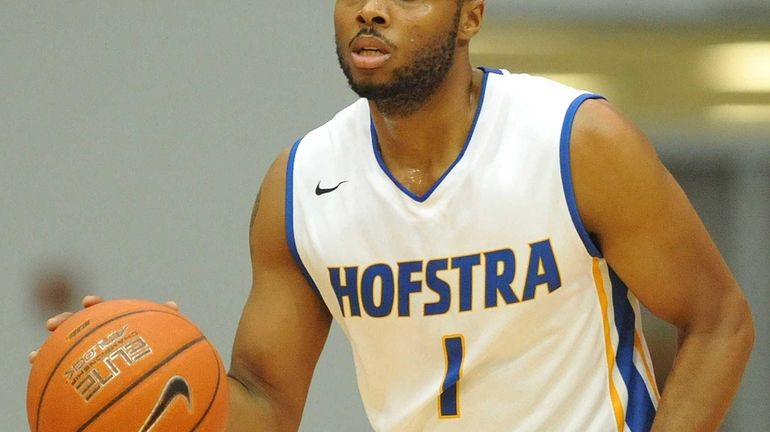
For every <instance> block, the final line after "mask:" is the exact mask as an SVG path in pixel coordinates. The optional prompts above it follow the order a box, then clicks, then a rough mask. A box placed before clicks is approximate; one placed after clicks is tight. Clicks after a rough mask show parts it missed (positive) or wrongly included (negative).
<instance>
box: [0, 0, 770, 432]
mask: <svg viewBox="0 0 770 432" xmlns="http://www.w3.org/2000/svg"><path fill="white" fill-rule="evenodd" d="M331 3H332V2H319V1H307V0H306V1H299V0H282V1H281V2H277V3H276V2H267V1H262V0H257V1H241V0H232V1H228V2H226V3H222V2H210V1H207V2H204V1H197V0H194V1H189V0H188V1H177V0H164V1H159V2H147V1H137V2H119V1H99V2H96V1H81V2H58V1H46V0H34V1H14V0H8V1H3V2H0V275H2V279H0V290H2V291H1V292H2V299H3V300H2V302H0V323H1V324H2V325H0V332H1V333H0V335H1V336H2V343H3V350H2V353H0V361H2V364H5V365H6V368H7V369H6V373H5V377H6V378H5V379H4V383H3V385H2V386H0V406H2V411H1V412H0V424H2V425H4V426H3V430H9V431H22V430H26V429H27V426H26V415H25V388H26V376H27V374H28V372H29V366H28V364H27V360H26V354H27V352H29V351H30V350H32V349H34V348H35V347H36V346H38V345H39V344H40V343H41V342H42V341H43V340H44V338H45V337H46V332H45V330H44V325H43V322H44V320H45V318H46V317H48V316H49V315H51V314H53V313H54V312H55V311H59V310H62V309H74V308H77V307H78V301H79V299H80V297H82V295H83V294H84V293H97V294H101V295H103V296H106V297H110V298H115V297H144V298H150V299H153V300H157V301H164V300H168V299H174V300H176V301H177V302H178V303H179V304H180V306H181V308H182V310H183V311H184V312H185V313H186V314H187V315H189V316H190V317H191V318H192V319H193V320H195V321H196V322H197V323H198V324H199V325H200V326H201V327H202V328H203V329H204V331H205V332H206V333H207V335H208V336H209V337H210V339H211V340H212V341H213V342H214V343H215V344H216V345H217V347H218V348H219V350H220V351H221V353H222V354H223V357H224V360H225V362H226V363H228V362H229V358H230V347H231V344H232V339H233V335H234V331H235V326H236V324H237V321H238V317H239V315H240V310H241V306H242V304H243V302H244V300H245V297H246V294H247V292H248V289H249V284H250V265H249V256H248V242H247V231H248V224H249V215H250V212H251V206H252V203H253V200H254V197H255V195H256V191H257V189H258V186H259V183H260V181H261V178H262V176H263V175H264V173H265V171H266V169H267V167H268V165H269V164H270V162H271V161H272V159H273V158H274V157H275V156H276V155H277V154H278V153H279V152H280V151H281V149H283V148H284V147H286V146H288V145H290V144H291V143H292V142H293V141H294V139H296V138H297V137H299V136H301V135H303V134H304V133H305V132H306V131H308V130H309V129H311V128H313V127H315V126H317V125H320V124H321V123H323V122H325V121H326V120H327V119H328V118H330V117H331V116H332V115H333V114H334V113H335V112H336V111H338V110H339V109H340V108H341V107H343V106H345V105H346V104H348V103H349V102H351V101H353V100H354V95H353V94H352V93H351V92H350V91H349V90H348V89H347V86H346V84H345V81H344V79H343V77H342V74H341V73H340V72H339V69H338V66H337V63H336V58H335V55H334V44H333V27H332V19H331V13H332V4H331ZM472 53H473V61H474V63H475V64H484V65H488V66H496V67H502V68H507V69H509V70H511V71H513V72H527V73H532V74H539V75H545V76H548V77H551V78H554V79H557V80H560V81H562V82H565V83H567V84H570V85H573V86H577V87H580V88H583V89H587V90H591V91H594V92H598V93H601V94H604V95H605V96H607V97H608V98H609V100H610V101H612V102H613V103H614V104H615V105H616V106H618V107H619V108H620V109H621V110H622V111H623V112H625V113H626V115H627V116H628V117H629V118H631V119H632V120H633V121H635V122H636V123H637V124H638V125H640V127H641V128H642V129H643V130H644V132H645V133H646V134H647V135H648V136H649V137H650V138H651V139H652V141H653V142H654V143H655V145H656V147H657V148H658V151H659V152H660V154H661V157H662V159H663V160H664V162H665V163H666V165H667V166H668V167H669V168H670V170H671V171H672V172H673V174H674V175H675V176H676V178H677V179H678V180H679V182H680V183H681V184H682V186H683V187H684V189H685V190H686V191H687V193H688V195H689V197H690V199H691V200H692V202H693V204H694V205H695V207H696V208H697V210H698V211H699V213H700V214H701V216H702V218H703V220H704V222H705V223H706V225H707V226H708V228H709V231H710V232H711V234H712V236H713V238H714V240H715V242H716V243H717V245H718V246H719V247H720V249H721V251H722V253H723V254H724V256H725V259H726V260H727V262H728V263H729V264H730V266H731V268H732V269H733V271H734V273H735V275H736V277H737V278H738V280H739V282H740V283H741V284H742V286H743V287H744V289H745V291H746V294H747V296H748V298H749V301H750V303H751V306H752V308H753V312H754V319H755V321H756V330H757V331H756V333H757V339H756V343H755V348H754V352H753V354H752V358H751V362H750V364H749V366H748V369H747V372H746V375H745V377H744V379H743V384H742V387H741V389H740V391H739V394H738V396H737V398H736V400H735V403H734V404H733V407H732V409H731V411H730V415H729V417H728V419H727V420H726V422H725V424H724V426H723V430H725V431H760V430H770V411H768V410H767V409H766V406H767V401H768V400H770V340H769V338H770V320H768V316H769V315H770V314H769V312H770V290H768V288H770V287H769V286H768V285H769V284H768V282H767V281H768V280H770V3H768V2H767V1H766V0H731V1H730V2H725V1H722V0H687V1H685V0H678V1H677V0H647V1H645V2H628V1H619V0H586V1H583V2H570V1H567V0H539V1H537V2H525V1H518V0H517V1H513V0H488V1H487V22H486V24H485V27H484V29H483V31H482V32H481V34H480V35H479V36H478V37H477V38H476V40H475V41H474V43H473V44H472ZM672 288H673V287H672ZM645 327H646V329H647V331H646V334H647V338H648V341H649V343H650V348H651V351H652V354H653V357H654V363H655V366H656V374H657V375H658V382H659V383H661V384H662V383H663V381H664V379H665V375H666V373H667V372H668V369H669V368H670V365H671V361H672V358H673V355H674V349H675V346H676V332H675V331H674V329H673V328H672V327H671V326H669V325H667V324H665V323H662V322H660V321H659V320H657V319H655V318H654V317H652V316H650V315H649V314H647V315H645ZM330 395H331V396H332V397H329V396H330ZM301 430H303V431H328V430H336V431H364V430H370V428H369V426H368V422H367V420H366V416H365V414H364V412H363V408H362V405H361V402H360V398H359V396H358V392H357V389H356V385H355V376H354V372H353V370H352V360H351V357H350V348H349V346H348V344H347V342H346V341H345V340H344V337H343V336H342V334H341V332H339V331H338V329H337V328H334V329H333V331H332V334H331V336H330V339H329V343H328V344H327V347H326V349H325V351H324V354H323V355H322V358H321V360H320V363H319V366H318V369H317V371H316V377H315V379H314V382H313V385H312V388H311V393H310V397H309V401H308V405H307V408H306V410H305V419H304V421H303V425H302V429H301Z"/></svg>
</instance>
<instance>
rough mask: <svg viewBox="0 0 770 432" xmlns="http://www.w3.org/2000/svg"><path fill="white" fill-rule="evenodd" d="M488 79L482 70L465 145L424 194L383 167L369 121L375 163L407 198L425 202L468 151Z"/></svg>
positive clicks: (373, 131) (378, 146)
mask: <svg viewBox="0 0 770 432" xmlns="http://www.w3.org/2000/svg"><path fill="white" fill-rule="evenodd" d="M488 77H489V72H488V71H487V70H486V69H484V78H483V79H482V82H481V92H480V93H479V104H478V106H477V107H476V114H475V115H474V117H473V123H471V129H470V131H469V132H468V136H467V137H466V138H465V144H463V148H462V150H460V154H459V155H457V158H456V159H455V160H454V162H452V165H450V166H449V168H447V169H446V171H444V173H443V174H441V177H439V178H438V180H436V182H435V183H433V186H431V187H430V189H428V190H427V191H426V192H425V193H424V194H422V195H417V194H415V193H412V191H410V190H409V189H407V188H406V187H405V186H404V185H402V184H401V182H399V181H398V180H397V179H396V177H395V176H393V173H391V172H390V170H389V169H388V167H387V165H385V161H384V160H383V159H382V151H380V141H379V139H378V138H377V130H376V129H375V127H374V120H370V130H371V134H372V147H373V148H374V156H375V157H376V158H377V163H378V164H379V165H380V168H382V170H383V171H384V172H385V174H386V175H387V176H388V178H390V180H391V181H392V182H393V183H394V184H395V185H396V186H397V187H398V188H399V189H401V192H403V193H404V194H406V195H407V196H408V197H409V198H411V199H413V200H415V201H417V202H425V200H427V199H428V198H429V197H430V196H431V194H433V191H435V190H436V188H438V186H439V185H440V184H441V182H442V181H444V179H445V178H446V176H447V175H449V173H450V172H451V171H452V169H453V168H454V167H455V165H457V163H458V162H460V159H462V158H463V155H465V151H466V150H468V145H469V144H470V142H471V138H473V132H474V131H475V130H476V123H477V122H478V120H479V115H480V114H481V107H482V106H483V105H484V96H485V94H486V89H487V78H488Z"/></svg>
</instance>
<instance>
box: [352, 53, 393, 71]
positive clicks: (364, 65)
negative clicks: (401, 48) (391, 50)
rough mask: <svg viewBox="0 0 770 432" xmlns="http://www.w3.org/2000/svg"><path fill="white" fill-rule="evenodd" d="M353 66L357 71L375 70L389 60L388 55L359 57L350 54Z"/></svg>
mask: <svg viewBox="0 0 770 432" xmlns="http://www.w3.org/2000/svg"><path fill="white" fill-rule="evenodd" d="M352 57H353V65H355V67H357V68H359V69H376V68H378V67H380V66H382V65H383V64H385V62H386V61H388V59H389V58H390V54H382V53H380V54H377V55H361V54H358V53H352Z"/></svg>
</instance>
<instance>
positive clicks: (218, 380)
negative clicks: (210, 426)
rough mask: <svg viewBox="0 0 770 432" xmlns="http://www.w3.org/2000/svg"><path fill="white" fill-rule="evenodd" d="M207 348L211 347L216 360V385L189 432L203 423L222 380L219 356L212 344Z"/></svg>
mask: <svg viewBox="0 0 770 432" xmlns="http://www.w3.org/2000/svg"><path fill="white" fill-rule="evenodd" d="M209 348H211V351H212V353H213V354H214V358H215V359H216V360H217V385H216V387H214V395H213V396H211V400H210V401H209V406H207V407H206V411H204V412H203V415H201V418H200V419H199V420H198V422H197V423H195V426H193V428H192V429H190V432H195V431H196V430H197V429H198V426H200V425H201V423H203V420H204V419H205V418H206V416H207V415H208V414H209V411H211V407H212V406H213V405H214V401H215V400H217V395H218V394H219V382H220V381H221V380H222V374H221V373H219V372H220V367H221V366H222V363H221V361H220V359H219V356H218V355H217V351H216V350H215V349H214V346H213V345H211V344H210V343H209Z"/></svg>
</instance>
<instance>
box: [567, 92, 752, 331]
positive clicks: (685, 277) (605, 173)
mask: <svg viewBox="0 0 770 432" xmlns="http://www.w3.org/2000/svg"><path fill="white" fill-rule="evenodd" d="M575 121H576V124H575V133H574V135H573V147H572V161H571V162H572V165H573V173H574V183H575V193H576V196H577V200H578V205H579V208H580V213H581V217H582V218H583V220H584V222H585V225H586V227H587V229H588V230H589V231H590V232H592V234H593V235H594V236H595V237H596V239H597V240H598V242H599V246H600V248H601V250H602V253H603V255H604V257H605V258H606V259H607V262H608V264H609V265H610V266H611V267H612V268H613V269H614V270H615V271H616V272H617V273H618V275H619V276H620V277H621V278H622V279H623V280H624V281H625V283H626V284H627V285H628V286H629V289H631V290H632V292H634V294H635V295H636V296H637V297H638V298H639V300H640V301H641V302H642V303H643V304H645V306H647V307H648V308H649V309H650V310H651V311H652V312H653V313H654V314H656V315H658V316H659V317H661V318H663V319H665V320H667V321H669V322H671V323H673V324H675V325H677V326H679V327H680V328H686V327H688V326H689V325H690V324H691V323H692V322H693V320H694V319H696V318H705V319H702V320H700V322H699V323H704V322H705V323H707V322H708V321H709V316H710V314H712V312H714V313H716V311H717V310H718V309H717V308H718V307H719V305H720V303H721V301H722V300H723V299H725V298H726V297H730V296H734V295H735V294H739V289H738V287H737V284H736V283H735V280H734V279H733V277H732V275H731V274H730V271H729V269H728V268H727V266H726V264H725V262H724V260H723V259H722V257H721V255H720V254H719V251H718V250H717V248H716V246H715V245H714V243H713V241H712V240H711V238H710V236H709V235H708V232H707V231H706V228H705V227H704V225H703V223H702V222H701V220H700V218H699V217H698V215H697V214H696V212H695V210H694V209H693V207H692V205H691V204H690V202H689V200H688V199H687V196H686V195H685V193H684V191H683V190H682V189H681V187H680V186H679V185H678V184H677V182H676V180H675V179H674V178H673V176H672V175H671V174H670V173H669V172H668V170H667V169H666V168H665V167H664V166H663V164H662V163H661V161H660V160H659V159H658V157H657V155H656V153H655V151H654V149H653V147H652V145H651V144H650V143H649V142H648V141H647V139H646V138H645V137H644V136H643V134H642V133H641V132H640V131H639V130H638V129H636V128H635V127H634V126H633V125H631V124H630V123H628V122H627V121H625V120H624V119H622V118H621V117H620V115H618V114H617V113H616V112H615V111H614V110H612V108H611V107H609V106H608V105H607V104H606V103H604V102H593V103H592V102H587V103H586V106H585V107H584V108H581V110H580V111H579V112H578V115H577V117H576V120H575ZM739 297H740V296H739Z"/></svg>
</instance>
